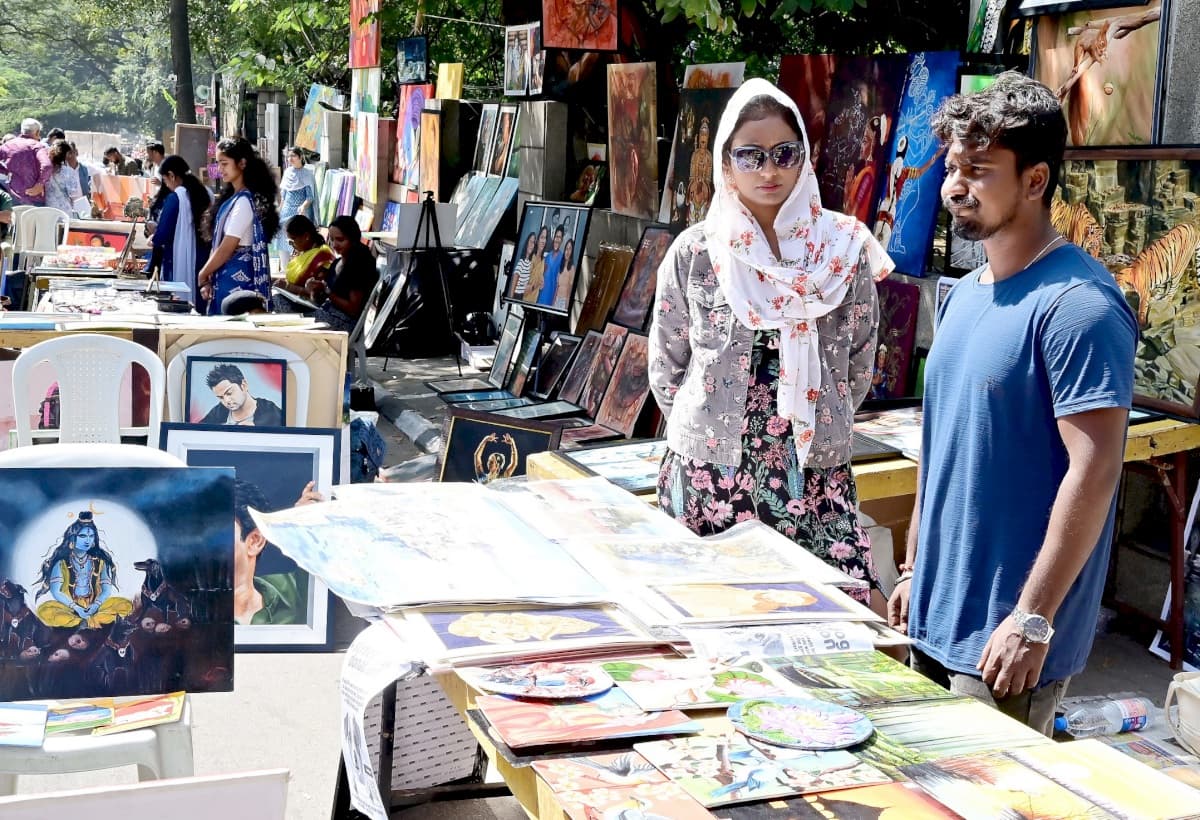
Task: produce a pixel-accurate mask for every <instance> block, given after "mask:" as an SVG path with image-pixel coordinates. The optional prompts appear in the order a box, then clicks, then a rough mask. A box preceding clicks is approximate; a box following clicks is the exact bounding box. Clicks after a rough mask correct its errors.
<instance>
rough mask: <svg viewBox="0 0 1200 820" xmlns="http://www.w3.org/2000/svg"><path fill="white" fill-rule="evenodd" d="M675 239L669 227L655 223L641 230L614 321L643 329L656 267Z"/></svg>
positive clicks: (656, 277)
mask: <svg viewBox="0 0 1200 820" xmlns="http://www.w3.org/2000/svg"><path fill="white" fill-rule="evenodd" d="M674 240H675V233H674V232H673V231H672V230H671V229H670V228H660V227H656V226H654V225H651V226H650V227H648V228H646V229H645V230H644V231H642V238H641V240H640V241H639V242H638V247H637V252H636V253H635V254H634V255H633V265H632V267H630V269H629V274H628V275H627V276H626V277H625V286H624V287H623V288H621V295H620V297H619V298H618V299H617V306H616V307H615V308H614V309H613V316H612V320H613V324H618V325H621V326H622V327H627V328H629V329H631V330H645V329H646V325H648V324H649V322H650V305H651V303H652V302H653V301H654V290H655V287H656V286H657V285H658V267H659V265H661V264H662V263H663V260H664V259H666V258H667V251H668V250H670V248H671V243H672V242H673V241H674Z"/></svg>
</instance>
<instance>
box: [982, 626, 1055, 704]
mask: <svg viewBox="0 0 1200 820" xmlns="http://www.w3.org/2000/svg"><path fill="white" fill-rule="evenodd" d="M1049 651H1050V644H1048V643H1030V642H1029V641H1027V640H1025V638H1024V637H1022V635H1021V630H1019V629H1017V625H1016V624H1015V623H1014V622H1013V619H1012V615H1009V616H1008V617H1007V618H1005V619H1004V620H1003V621H1001V622H1000V624H999V625H998V626H997V627H996V630H995V631H994V632H993V633H992V636H991V637H990V638H988V642H987V645H986V646H984V647H983V654H982V655H981V656H980V658H979V664H978V665H977V666H976V667H975V668H976V669H978V670H979V671H980V672H982V673H983V682H984V683H986V684H987V685H988V686H990V687H992V695H993V696H994V697H996V698H997V699H999V698H1005V697H1009V696H1012V695H1019V694H1021V693H1022V692H1024V691H1025V690H1026V689H1033V688H1034V687H1035V686H1037V682H1038V678H1040V677H1041V675H1042V665H1043V664H1044V663H1045V662H1046V653H1047V652H1049Z"/></svg>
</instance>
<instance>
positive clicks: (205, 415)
mask: <svg viewBox="0 0 1200 820" xmlns="http://www.w3.org/2000/svg"><path fill="white" fill-rule="evenodd" d="M187 368H188V369H187V382H186V388H185V389H186V396H185V406H186V407H187V420H188V421H189V422H190V423H192V424H220V425H229V426H231V427H282V426H283V425H284V424H285V423H286V419H287V413H286V409H287V362H286V361H284V360H283V359H242V358H220V357H209V356H194V357H191V358H189V359H188V364H187Z"/></svg>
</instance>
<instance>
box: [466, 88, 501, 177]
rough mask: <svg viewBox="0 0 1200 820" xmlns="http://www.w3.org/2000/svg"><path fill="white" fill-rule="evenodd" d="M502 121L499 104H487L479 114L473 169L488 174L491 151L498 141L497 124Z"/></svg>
mask: <svg viewBox="0 0 1200 820" xmlns="http://www.w3.org/2000/svg"><path fill="white" fill-rule="evenodd" d="M499 119H500V105H499V103H485V104H484V106H483V108H482V109H481V111H480V114H479V139H478V140H477V141H476V143H475V159H474V161H473V162H472V163H471V168H472V169H474V170H476V171H482V172H486V171H487V169H488V166H489V163H491V161H492V156H491V150H492V146H493V145H494V144H495V141H496V123H497V122H498V121H499Z"/></svg>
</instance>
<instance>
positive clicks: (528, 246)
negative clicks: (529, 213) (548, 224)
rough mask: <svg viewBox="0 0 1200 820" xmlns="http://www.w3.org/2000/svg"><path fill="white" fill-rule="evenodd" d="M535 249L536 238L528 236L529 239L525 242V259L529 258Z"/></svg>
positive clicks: (531, 235)
mask: <svg viewBox="0 0 1200 820" xmlns="http://www.w3.org/2000/svg"><path fill="white" fill-rule="evenodd" d="M535 247H537V237H536V236H534V235H533V234H530V235H529V238H528V239H526V240H525V257H526V258H530V257H532V256H533V249H534V248H535Z"/></svg>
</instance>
